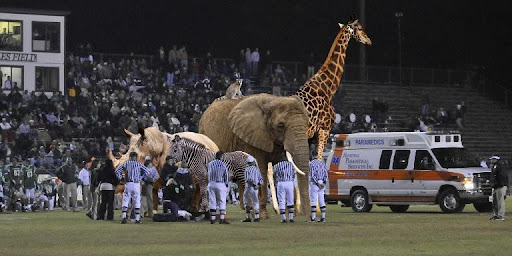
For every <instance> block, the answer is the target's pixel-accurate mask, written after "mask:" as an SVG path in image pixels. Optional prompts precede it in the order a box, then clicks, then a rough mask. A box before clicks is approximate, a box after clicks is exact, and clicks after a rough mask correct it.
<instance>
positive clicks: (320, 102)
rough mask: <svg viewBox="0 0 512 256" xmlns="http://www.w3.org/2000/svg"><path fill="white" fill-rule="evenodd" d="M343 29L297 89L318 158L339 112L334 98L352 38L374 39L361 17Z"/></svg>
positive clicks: (321, 154) (309, 134)
mask: <svg viewBox="0 0 512 256" xmlns="http://www.w3.org/2000/svg"><path fill="white" fill-rule="evenodd" d="M338 25H339V26H340V31H339V32H338V34H337V35H336V38H335V39H334V42H333V44H332V46H331V49H330V51H329V54H328V55H327V58H326V59H325V62H324V64H323V65H322V66H321V67H320V69H319V70H318V71H317V72H316V74H315V75H313V76H312V77H311V78H310V79H309V80H308V81H306V83H304V85H302V86H301V87H300V88H299V90H298V91H297V92H296V93H295V95H297V96H298V97H299V98H301V99H302V102H303V103H304V106H305V107H306V110H307V112H308V115H309V123H308V128H307V136H308V139H311V138H313V137H315V136H317V138H318V143H317V148H316V150H317V153H318V154H317V158H318V159H320V160H321V159H322V157H323V151H324V147H325V143H326V142H327V138H328V137H329V134H330V132H331V128H332V126H333V123H334V120H335V118H336V114H335V112H334V106H333V103H332V98H333V96H334V94H335V93H336V91H337V90H338V87H339V85H340V81H341V76H342V75H343V66H344V65H345V57H346V51H347V46H348V42H349V41H350V39H351V38H354V39H355V40H356V41H358V42H360V43H362V44H366V45H371V44H372V41H371V40H370V38H369V37H368V36H367V35H366V32H365V31H364V29H363V25H361V24H360V23H359V21H358V20H357V19H352V21H351V22H349V23H348V24H347V25H343V24H338Z"/></svg>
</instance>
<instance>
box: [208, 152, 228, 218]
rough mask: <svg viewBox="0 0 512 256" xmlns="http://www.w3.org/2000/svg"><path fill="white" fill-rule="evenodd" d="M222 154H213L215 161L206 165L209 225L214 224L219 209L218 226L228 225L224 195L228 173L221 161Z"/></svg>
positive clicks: (225, 193)
mask: <svg viewBox="0 0 512 256" xmlns="http://www.w3.org/2000/svg"><path fill="white" fill-rule="evenodd" d="M222 155H223V153H222V152H220V151H219V152H217V153H216V154H215V159H214V160H212V161H211V162H209V163H208V196H209V207H210V223H211V224H214V223H215V220H216V218H217V209H219V214H220V218H219V224H229V222H228V221H227V220H226V218H225V216H226V195H227V189H228V182H229V173H228V168H227V166H226V164H225V163H224V162H223V161H222V160H221V159H222Z"/></svg>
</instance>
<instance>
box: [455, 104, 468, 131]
mask: <svg viewBox="0 0 512 256" xmlns="http://www.w3.org/2000/svg"><path fill="white" fill-rule="evenodd" d="M465 114H466V107H465V105H464V101H463V102H461V103H459V104H457V105H456V109H455V122H456V123H457V127H458V128H459V129H461V130H462V128H463V122H464V115H465Z"/></svg>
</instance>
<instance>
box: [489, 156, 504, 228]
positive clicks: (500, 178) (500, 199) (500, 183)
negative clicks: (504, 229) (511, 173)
mask: <svg viewBox="0 0 512 256" xmlns="http://www.w3.org/2000/svg"><path fill="white" fill-rule="evenodd" d="M500 159H501V158H500V156H497V155H494V156H492V157H491V158H489V160H490V161H491V180H490V182H491V186H492V212H493V216H492V217H491V220H505V196H506V194H507V185H508V177H507V174H506V173H505V170H504V169H503V168H502V166H501V163H500Z"/></svg>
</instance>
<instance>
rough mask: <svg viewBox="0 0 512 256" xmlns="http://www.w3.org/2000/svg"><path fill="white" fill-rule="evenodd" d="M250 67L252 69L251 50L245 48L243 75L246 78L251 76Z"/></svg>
mask: <svg viewBox="0 0 512 256" xmlns="http://www.w3.org/2000/svg"><path fill="white" fill-rule="evenodd" d="M251 67H252V54H251V49H249V48H247V49H245V73H246V74H247V75H248V76H251V75H252V74H251V71H252V70H251Z"/></svg>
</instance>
